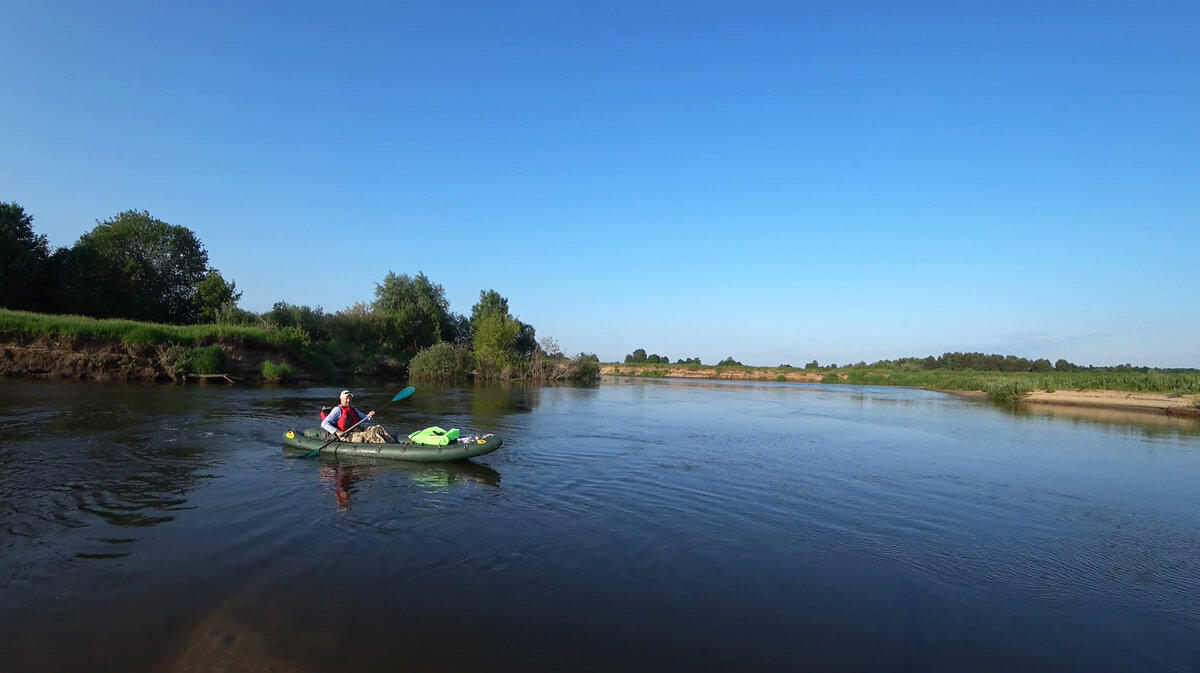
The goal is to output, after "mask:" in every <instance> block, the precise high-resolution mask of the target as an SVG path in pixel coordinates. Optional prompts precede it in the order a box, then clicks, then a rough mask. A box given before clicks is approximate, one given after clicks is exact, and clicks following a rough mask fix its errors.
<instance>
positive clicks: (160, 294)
mask: <svg viewBox="0 0 1200 673" xmlns="http://www.w3.org/2000/svg"><path fill="white" fill-rule="evenodd" d="M61 273H62V285H63V293H62V296H61V299H62V301H63V302H64V304H65V307H66V308H67V309H68V310H69V312H73V313H81V314H84V315H89V316H92V317H96V318H129V319H132V320H144V321H148V322H161V323H174V324H188V323H193V322H195V321H196V317H197V316H196V303H195V297H196V288H197V286H198V285H199V283H200V281H202V280H204V278H205V276H206V275H207V274H208V252H207V251H206V250H205V249H204V246H203V245H201V244H200V240H199V239H198V238H196V235H195V234H194V233H192V231H191V230H190V229H188V228H187V227H181V226H176V225H171V224H167V223H166V222H163V221H162V220H158V219H155V218H153V217H151V216H150V213H148V212H146V211H141V212H138V211H135V210H127V211H125V212H123V213H120V214H118V215H117V216H116V217H114V218H112V219H110V220H106V221H104V222H98V223H97V226H96V228H95V229H93V230H91V231H90V232H88V233H86V234H84V235H83V236H81V237H80V238H79V241H78V242H76V243H75V245H74V246H73V247H72V248H71V249H70V251H69V252H68V253H67V255H66V256H65V259H63V268H62V270H61Z"/></svg>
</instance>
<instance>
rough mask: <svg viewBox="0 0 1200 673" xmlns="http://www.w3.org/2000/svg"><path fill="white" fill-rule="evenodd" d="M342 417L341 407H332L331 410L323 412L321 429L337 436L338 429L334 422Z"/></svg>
mask: <svg viewBox="0 0 1200 673" xmlns="http://www.w3.org/2000/svg"><path fill="white" fill-rule="evenodd" d="M341 417H342V408H341V407H334V408H333V410H332V411H330V412H329V413H327V414H325V420H323V421H321V429H322V430H324V431H325V432H328V433H329V434H331V435H334V436H337V433H338V429H337V426H336V425H334V423H337V420H338V419H339V418H341Z"/></svg>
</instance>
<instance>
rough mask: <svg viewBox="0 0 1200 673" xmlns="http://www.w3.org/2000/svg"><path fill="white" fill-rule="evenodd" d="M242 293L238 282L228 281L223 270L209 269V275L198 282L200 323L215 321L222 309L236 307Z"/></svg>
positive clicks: (197, 299)
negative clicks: (222, 274) (223, 275)
mask: <svg viewBox="0 0 1200 673" xmlns="http://www.w3.org/2000/svg"><path fill="white" fill-rule="evenodd" d="M241 298H242V293H241V292H238V289H237V283H235V282H233V281H228V282H227V281H226V280H225V278H223V277H222V276H221V272H220V271H217V270H216V269H209V270H208V275H207V276H205V277H204V279H203V280H201V281H200V282H199V283H197V284H196V298H195V301H196V321H197V322H199V323H214V322H216V321H217V315H218V313H220V311H221V309H224V308H228V307H236V306H237V303H238V301H239V300H241Z"/></svg>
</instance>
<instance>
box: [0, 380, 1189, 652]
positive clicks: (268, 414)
mask: <svg viewBox="0 0 1200 673" xmlns="http://www.w3.org/2000/svg"><path fill="white" fill-rule="evenodd" d="M400 387H402V386H394V387H391V388H384V387H378V388H371V389H359V391H358V397H357V400H358V401H359V402H360V406H361V407H363V408H366V409H370V408H375V407H378V406H380V405H382V403H383V402H385V401H387V400H389V399H390V398H391V396H392V395H393V394H394V393H395V392H396V390H399V388H400ZM339 389H340V386H339V387H338V388H313V389H304V390H296V389H256V390H247V389H237V388H222V387H188V388H176V387H143V386H136V385H124V386H110V385H104V384H51V383H15V382H0V596H2V600H0V662H4V663H3V664H2V665H0V667H2V668H3V670H6V671H83V670H87V671H211V670H237V671H242V670H246V671H330V670H339V671H341V670H357V671H401V670H419V671H424V670H428V671H480V670H485V671H508V670H522V671H559V670H572V671H649V670H688V671H730V670H738V671H779V670H828V671H961V670H972V671H1014V670H1021V671H1134V670H1164V671H1196V670H1200V635H1198V634H1200V428H1198V427H1197V424H1196V422H1194V421H1191V422H1185V421H1179V420H1172V419H1168V418H1166V417H1146V416H1132V415H1125V416H1105V415H1103V414H1092V415H1083V416H1078V415H1056V414H1055V413H1052V412H1050V411H1048V410H1042V411H1037V410H1033V411H1019V410H1018V411H1014V410H1011V409H1004V408H998V407H994V406H992V405H989V404H987V403H982V402H978V401H973V400H965V399H961V398H958V397H954V396H949V395H944V394H939V393H930V392H923V391H914V390H904V389H894V388H861V387H839V386H799V385H786V384H758V385H740V384H717V383H711V382H664V381H625V380H616V379H612V380H605V381H604V382H602V383H601V385H599V386H598V387H594V388H565V387H555V388H540V389H539V388H533V389H530V388H498V387H495V388H436V387H431V386H420V385H418V389H417V394H416V395H414V396H413V397H411V398H409V399H408V400H405V401H403V402H399V403H396V404H393V405H391V406H390V407H389V408H387V409H385V410H384V411H383V412H382V413H381V414H380V418H379V420H381V421H383V422H384V423H385V425H387V426H388V427H389V429H390V430H392V431H393V434H399V433H400V432H401V431H402V432H405V433H407V432H409V431H411V430H414V429H419V428H421V427H425V426H427V425H441V426H442V427H447V428H449V427H458V428H461V429H462V430H464V432H494V433H496V434H499V435H501V436H502V437H503V438H504V439H505V442H506V444H505V446H504V448H502V449H500V451H498V452H496V453H493V454H490V455H488V456H484V457H482V458H479V459H476V460H475V461H473V462H469V463H464V464H449V465H407V464H402V463H387V462H361V461H360V462H345V461H343V462H333V461H330V460H322V459H317V458H314V459H309V460H296V459H287V458H285V457H284V456H283V454H282V452H281V451H280V441H279V437H280V435H281V434H282V433H283V432H284V431H285V430H287V429H288V428H289V427H296V428H303V427H305V426H309V425H314V424H315V423H314V422H312V420H311V419H315V418H316V410H317V409H318V408H319V407H320V405H321V404H329V403H331V402H332V400H333V399H334V397H335V396H336V392H337V390H339Z"/></svg>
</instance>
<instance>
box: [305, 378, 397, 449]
mask: <svg viewBox="0 0 1200 673" xmlns="http://www.w3.org/2000/svg"><path fill="white" fill-rule="evenodd" d="M353 399H354V394H353V393H351V392H350V391H349V390H343V391H342V394H341V400H340V402H339V404H338V406H336V407H333V408H332V409H330V410H329V413H326V412H325V410H324V409H322V410H321V428H322V429H323V430H325V432H327V433H329V437H327V438H332V437H334V436H336V437H337V438H338V439H339V440H341V441H343V442H355V443H358V444H364V443H370V444H386V443H388V442H394V441H396V440H395V439H393V438H392V436H391V435H389V434H388V432H387V430H384V429H383V426H382V425H371V426H364V425H362V423H364V422H366V421H369V420H371V419H372V418H374V417H375V412H374V411H369V412H367V413H365V414H364V413H363V412H362V411H360V410H359V409H358V407H356V406H354V405H353V404H351V401H353Z"/></svg>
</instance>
